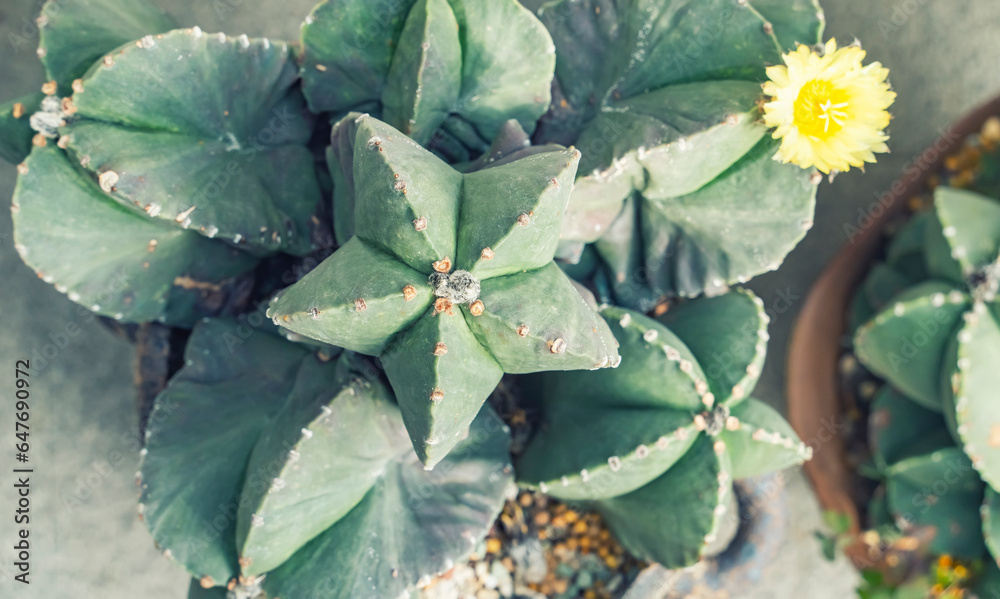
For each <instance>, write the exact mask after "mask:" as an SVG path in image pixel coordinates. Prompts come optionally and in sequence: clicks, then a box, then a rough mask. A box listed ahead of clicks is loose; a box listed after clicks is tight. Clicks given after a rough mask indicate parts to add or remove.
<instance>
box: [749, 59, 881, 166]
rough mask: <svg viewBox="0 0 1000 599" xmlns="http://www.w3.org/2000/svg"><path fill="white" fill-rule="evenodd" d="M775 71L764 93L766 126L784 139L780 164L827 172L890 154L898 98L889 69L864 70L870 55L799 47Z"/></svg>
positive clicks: (873, 67) (875, 64)
mask: <svg viewBox="0 0 1000 599" xmlns="http://www.w3.org/2000/svg"><path fill="white" fill-rule="evenodd" d="M782 58H783V59H784V62H785V64H784V65H778V66H773V67H769V68H768V69H767V76H768V78H769V79H770V81H768V82H766V83H765V84H764V93H765V94H767V95H768V96H770V101H769V102H767V103H766V104H764V123H765V124H766V125H767V126H768V127H774V128H776V129H775V131H774V135H773V137H774V138H775V139H781V147H780V148H779V149H778V153H777V155H776V156H775V160H780V161H781V162H785V163H788V162H791V163H794V164H797V165H799V166H801V167H802V168H810V167H813V166H815V167H816V168H818V169H819V170H821V171H823V172H824V173H827V174H829V173H830V172H831V171H848V170H850V168H851V167H852V166H854V167H858V168H864V163H865V162H875V153H876V152H888V151H889V147H888V146H887V145H886V143H885V142H886V141H888V139H889V136H888V135H886V134H885V128H886V127H887V126H888V125H889V119H890V116H889V112H888V111H887V110H886V109H887V108H888V107H889V106H890V105H891V104H892V103H893V101H894V100H895V99H896V94H895V92H893V91H890V89H889V84H888V83H887V82H886V77H888V75H889V69H886V68H884V67H883V66H882V65H881V63H878V62H873V63H872V64H870V65H867V66H862V65H861V61H862V60H864V58H865V51H864V50H862V49H861V48H858V47H855V46H849V47H846V48H840V49H838V48H837V41H836V40H830V41H829V42H827V43H826V48H825V51H824V52H823V54H819V53H817V52H815V51H813V50H812V49H810V48H809V47H808V46H799V47H798V49H797V50H795V51H794V52H789V53H788V54H785V55H784V56H783V57H782Z"/></svg>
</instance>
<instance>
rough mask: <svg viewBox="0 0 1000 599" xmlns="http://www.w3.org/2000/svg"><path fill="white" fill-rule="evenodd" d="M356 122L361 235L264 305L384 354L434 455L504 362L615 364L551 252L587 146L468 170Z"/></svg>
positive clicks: (430, 457)
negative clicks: (450, 164) (268, 303)
mask: <svg viewBox="0 0 1000 599" xmlns="http://www.w3.org/2000/svg"><path fill="white" fill-rule="evenodd" d="M353 127H354V128H355V129H356V134H355V142H354V144H353V169H352V177H353V183H354V187H355V193H354V196H355V198H356V205H355V207H354V218H353V229H354V233H355V236H354V237H352V238H351V239H350V240H349V241H347V242H346V243H345V244H344V245H343V246H342V247H341V248H340V249H339V250H337V252H336V253H334V255H333V256H332V257H330V258H329V259H327V260H326V261H324V262H323V263H322V264H320V266H319V267H318V268H316V269H315V270H314V271H313V272H311V273H309V274H308V275H307V276H306V277H305V278H303V279H302V280H301V281H300V282H298V283H297V284H295V285H293V286H292V287H290V288H288V289H286V290H285V291H283V292H281V293H280V294H279V296H278V297H276V298H275V299H274V300H272V303H271V307H270V309H269V311H268V315H269V316H271V317H272V318H273V319H274V321H275V323H277V324H280V325H281V326H283V327H285V328H287V329H290V330H292V331H294V332H296V333H299V334H301V335H304V336H307V337H312V338H315V339H319V340H320V341H324V342H327V343H330V344H333V345H337V346H341V347H345V348H347V349H350V350H352V351H358V352H361V353H365V354H369V355H377V356H380V357H381V359H382V364H383V366H384V367H385V369H386V372H387V374H388V376H389V380H390V381H391V382H392V386H393V388H394V389H395V392H396V395H397V397H398V398H399V402H400V407H401V409H402V411H403V418H404V420H405V422H406V426H407V429H408V430H409V431H410V437H411V438H412V440H413V445H414V447H415V448H416V450H417V453H418V455H419V456H420V459H421V460H422V461H423V462H424V463H425V464H427V465H428V466H429V467H432V466H433V465H434V464H436V463H437V462H438V461H439V460H441V459H442V458H443V457H444V456H445V455H446V454H447V453H448V452H449V451H450V450H451V448H452V447H454V445H455V444H456V443H458V441H459V440H460V439H461V438H462V437H463V435H465V431H466V429H467V427H468V425H469V423H470V422H471V421H472V419H473V417H475V415H476V414H477V413H478V412H479V410H480V407H481V406H482V404H483V401H484V400H485V399H486V397H487V396H488V395H489V394H490V392H491V391H492V390H493V388H494V387H495V386H496V384H497V383H498V382H499V380H500V377H501V375H503V373H504V372H512V373H521V372H536V371H539V370H565V369H584V368H586V369H592V368H602V367H606V366H611V365H614V364H616V363H617V361H618V356H617V352H616V350H615V345H616V344H615V340H614V337H613V336H612V335H611V332H610V330H609V329H608V328H607V326H606V325H605V324H604V323H603V321H601V319H600V318H599V317H598V316H597V314H596V313H595V312H594V310H593V309H592V308H591V307H590V306H588V305H587V303H586V301H585V300H584V298H583V297H582V296H581V295H580V293H579V292H578V291H577V289H576V288H574V286H573V284H572V283H571V282H570V280H569V279H568V278H567V277H566V276H565V275H563V274H562V272H561V271H560V270H559V268H558V267H556V266H555V264H553V262H552V256H553V254H554V252H555V246H556V241H557V235H558V234H557V231H558V227H559V219H560V216H561V213H562V211H563V210H564V209H565V206H566V201H567V198H568V196H569V190H570V188H571V187H572V181H573V176H574V174H575V172H576V165H577V161H578V160H579V153H578V152H575V151H568V150H562V151H553V152H546V153H543V154H536V155H533V156H528V157H526V158H522V159H520V160H517V161H514V162H510V163H507V164H504V165H502V166H497V167H493V168H488V169H484V170H481V171H478V172H475V173H470V174H467V175H463V174H461V173H459V172H458V171H455V170H454V169H452V168H451V167H450V166H448V165H447V164H445V163H444V162H442V161H441V160H440V159H438V158H436V157H434V156H433V155H432V154H431V153H430V152H428V151H427V150H424V149H423V148H421V147H420V146H418V145H416V144H415V143H414V142H413V141H412V140H410V139H408V138H407V137H406V136H404V135H402V134H401V133H400V132H399V131H396V130H395V129H393V128H392V127H390V126H388V125H386V124H385V123H382V122H380V121H378V120H376V119H374V118H372V117H369V116H360V117H357V119H356V123H355V124H354V125H353ZM498 191H500V192H501V193H500V195H497V192H498Z"/></svg>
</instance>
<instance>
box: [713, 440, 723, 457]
mask: <svg viewBox="0 0 1000 599" xmlns="http://www.w3.org/2000/svg"><path fill="white" fill-rule="evenodd" d="M712 449H714V450H715V453H717V454H718V455H722V454H723V453H724V452H725V451H726V444H725V443H723V442H722V441H716V442H715V444H714V445H712Z"/></svg>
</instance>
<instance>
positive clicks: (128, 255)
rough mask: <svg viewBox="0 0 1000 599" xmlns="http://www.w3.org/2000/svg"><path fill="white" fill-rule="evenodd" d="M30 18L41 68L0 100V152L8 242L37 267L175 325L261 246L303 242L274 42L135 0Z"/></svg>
mask: <svg viewBox="0 0 1000 599" xmlns="http://www.w3.org/2000/svg"><path fill="white" fill-rule="evenodd" d="M38 23H39V28H40V31H41V41H40V46H39V52H38V54H39V57H40V58H41V60H42V62H43V63H44V65H45V68H46V74H47V76H48V77H49V78H50V79H51V80H50V81H49V82H48V83H46V84H45V85H44V86H43V87H42V93H41V94H35V95H31V96H26V97H24V98H21V99H19V100H16V101H13V102H10V103H8V104H6V105H4V106H3V107H0V138H2V143H0V154H2V155H3V156H4V157H5V158H7V159H10V160H15V161H17V162H19V165H18V171H19V175H20V178H19V182H18V185H17V188H16V191H15V196H14V200H13V204H12V211H13V213H14V215H13V220H14V226H15V231H14V236H15V241H16V248H17V250H18V251H19V253H20V254H21V255H22V257H23V258H24V260H25V262H27V263H28V264H29V265H30V266H32V267H33V268H34V269H35V270H36V271H37V272H38V275H39V277H40V278H43V279H44V280H46V281H47V282H50V283H53V284H54V285H55V286H56V288H57V289H58V290H59V291H61V292H62V293H66V294H67V295H68V296H69V297H70V299H72V300H73V301H75V302H77V303H80V304H81V305H83V306H85V307H86V308H88V309H90V310H93V311H95V312H97V313H99V314H102V315H105V316H109V317H113V318H117V319H119V320H123V321H126V322H143V321H149V320H159V321H163V322H166V323H168V324H171V325H175V326H184V327H189V326H191V325H193V324H194V322H195V321H196V320H197V319H198V318H200V317H202V316H206V315H218V314H225V313H233V312H234V311H237V310H239V309H241V307H242V305H243V304H245V303H246V301H247V298H248V296H249V293H250V290H251V288H252V287H253V285H254V280H253V276H252V274H251V273H250V272H249V271H250V270H251V269H252V268H253V267H254V265H255V264H257V262H258V261H259V260H260V259H261V258H262V257H265V256H268V255H271V254H273V253H275V252H277V251H282V252H287V253H291V254H298V255H304V254H306V253H309V252H311V251H313V249H314V248H315V245H316V238H317V237H318V236H319V234H320V233H322V230H323V229H324V226H317V225H318V224H320V223H321V221H320V220H319V219H318V218H317V217H316V216H315V215H316V213H317V212H318V211H319V209H320V203H321V199H320V192H319V187H318V183H317V180H316V177H315V176H314V170H313V158H312V155H311V152H310V151H309V150H308V149H307V148H306V147H305V144H306V143H307V142H308V140H309V138H310V137H311V135H312V126H313V117H312V116H310V115H309V113H308V112H307V111H306V109H305V100H304V99H303V97H302V95H301V92H300V91H299V90H298V88H297V81H298V79H297V67H296V65H295V63H294V59H293V57H292V55H291V52H290V50H289V48H288V46H287V45H286V44H283V43H271V42H270V41H268V40H250V39H248V38H247V37H246V36H241V37H239V38H227V37H225V36H221V35H219V36H208V35H205V34H203V33H202V32H201V31H200V30H199V29H197V28H193V29H187V30H177V31H172V32H168V33H162V32H164V31H166V30H167V29H169V27H170V23H171V22H170V20H169V19H168V18H167V17H165V16H164V15H162V14H161V13H160V12H159V11H158V10H157V9H155V8H153V7H152V5H150V4H148V3H146V2H145V1H137V2H129V3H125V2H122V1H121V0H92V1H90V2H70V3H68V4H67V5H65V6H64V5H63V3H61V2H54V1H52V2H47V3H46V4H45V5H44V6H43V8H42V13H41V15H40V16H39V18H38ZM136 38H139V39H138V40H137V41H134V42H129V40H136ZM124 42H129V43H125V45H124V46H123V45H122V44H123V43H124ZM95 62H96V64H95ZM206 82H209V84H208V85H206ZM168 89H170V90H172V92H171V93H170V94H165V93H164V91H165V90H168ZM62 96H65V97H62ZM33 133H34V137H33V139H32V134H33ZM32 149H33V152H32ZM29 153H30V154H31V155H30V156H29ZM77 165H79V166H77ZM86 171H89V173H88V172H86ZM63 196H67V197H63ZM69 205H72V206H73V209H72V210H68V209H67V207H68V206H69ZM237 205H238V209H237V208H236V206H237ZM54 215H55V216H54ZM53 219H55V220H53ZM53 222H54V223H55V225H56V226H55V227H53V226H52V224H53ZM185 229H189V230H190V231H185ZM108 230H112V231H114V234H112V235H109V234H108V233H107V231H108ZM212 238H215V239H212ZM227 246H228V247H227ZM286 284H287V283H286Z"/></svg>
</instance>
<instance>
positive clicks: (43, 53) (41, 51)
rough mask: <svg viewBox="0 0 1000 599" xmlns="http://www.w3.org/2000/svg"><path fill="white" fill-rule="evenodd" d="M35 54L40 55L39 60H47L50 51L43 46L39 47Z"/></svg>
mask: <svg viewBox="0 0 1000 599" xmlns="http://www.w3.org/2000/svg"><path fill="white" fill-rule="evenodd" d="M35 53H36V54H38V58H45V56H46V55H47V54H48V53H49V51H48V50H46V49H45V48H44V47H43V46H38V49H37V50H35Z"/></svg>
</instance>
